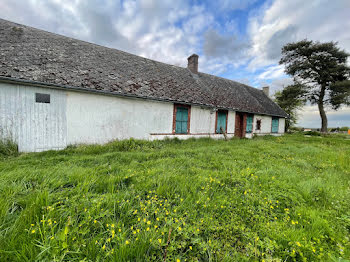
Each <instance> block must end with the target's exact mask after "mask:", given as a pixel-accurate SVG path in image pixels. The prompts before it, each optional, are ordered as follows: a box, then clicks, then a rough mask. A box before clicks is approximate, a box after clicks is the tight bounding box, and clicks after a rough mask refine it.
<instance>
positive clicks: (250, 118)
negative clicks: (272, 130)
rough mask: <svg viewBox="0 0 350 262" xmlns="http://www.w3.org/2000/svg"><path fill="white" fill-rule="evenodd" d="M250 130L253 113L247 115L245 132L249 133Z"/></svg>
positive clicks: (251, 130)
mask: <svg viewBox="0 0 350 262" xmlns="http://www.w3.org/2000/svg"><path fill="white" fill-rule="evenodd" d="M251 132H253V115H248V116H247V127H246V133H247V134H250V133H251Z"/></svg>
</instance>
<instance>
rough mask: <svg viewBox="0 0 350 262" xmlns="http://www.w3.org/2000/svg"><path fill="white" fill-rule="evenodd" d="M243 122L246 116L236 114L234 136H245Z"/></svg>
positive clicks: (239, 113)
mask: <svg viewBox="0 0 350 262" xmlns="http://www.w3.org/2000/svg"><path fill="white" fill-rule="evenodd" d="M245 121H246V114H244V113H241V112H236V121H235V136H236V137H244V136H245V130H244V129H245Z"/></svg>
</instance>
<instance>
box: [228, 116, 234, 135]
mask: <svg viewBox="0 0 350 262" xmlns="http://www.w3.org/2000/svg"><path fill="white" fill-rule="evenodd" d="M227 119H228V120H227V133H229V134H234V133H235V123H236V112H234V111H228V117H227Z"/></svg>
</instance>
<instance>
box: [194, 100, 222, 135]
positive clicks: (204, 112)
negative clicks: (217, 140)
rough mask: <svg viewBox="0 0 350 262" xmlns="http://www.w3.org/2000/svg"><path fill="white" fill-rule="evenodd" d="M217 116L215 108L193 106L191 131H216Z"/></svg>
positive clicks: (205, 132) (206, 132) (199, 132)
mask: <svg viewBox="0 0 350 262" xmlns="http://www.w3.org/2000/svg"><path fill="white" fill-rule="evenodd" d="M215 117H216V112H215V111H214V110H211V109H209V108H203V107H198V106H191V119H190V132H191V133H193V134H208V133H214V126H215Z"/></svg>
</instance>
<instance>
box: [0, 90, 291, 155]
mask: <svg viewBox="0 0 350 262" xmlns="http://www.w3.org/2000/svg"><path fill="white" fill-rule="evenodd" d="M35 93H45V94H50V99H51V103H50V104H44V103H36V102H35ZM173 110H174V105H173V104H172V103H166V102H157V101H151V100H141V99H133V98H124V97H116V96H107V95H100V94H93V93H82V92H73V91H65V90H55V89H52V88H42V87H32V86H24V85H14V84H6V83H0V135H1V136H2V137H12V138H13V139H14V140H15V141H16V142H17V143H18V146H19V150H20V151H22V152H23V151H24V152H35V151H44V150H49V149H62V148H65V147H66V146H67V145H69V144H82V143H86V144H92V143H98V144H102V143H106V142H109V141H111V140H115V139H128V138H131V137H133V138H137V139H151V140H154V139H163V138H165V137H170V138H173V137H178V138H180V139H187V138H191V137H208V136H209V137H212V138H223V135H222V134H215V118H216V112H215V111H214V110H211V109H209V108H205V107H199V106H192V107H191V119H190V133H191V134H189V135H173V134H172V127H173V126H172V125H173ZM257 119H261V130H260V131H258V130H256V120H257ZM227 121H228V122H227V133H228V135H227V136H228V137H233V136H234V131H235V112H233V111H229V112H228V119H227ZM279 121H280V122H279V133H284V124H285V121H284V119H283V118H280V120H279ZM253 133H257V134H261V135H263V134H270V133H271V117H270V116H261V115H254V122H253ZM251 136H252V135H251V134H249V135H248V134H247V136H246V137H251Z"/></svg>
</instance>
